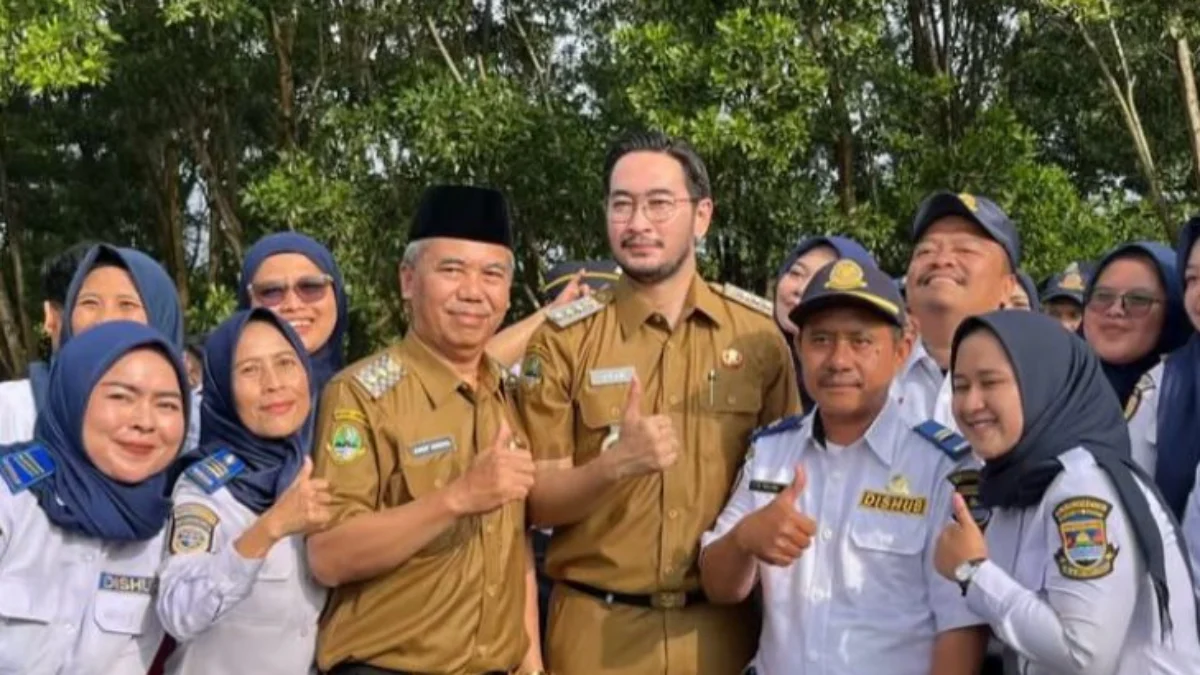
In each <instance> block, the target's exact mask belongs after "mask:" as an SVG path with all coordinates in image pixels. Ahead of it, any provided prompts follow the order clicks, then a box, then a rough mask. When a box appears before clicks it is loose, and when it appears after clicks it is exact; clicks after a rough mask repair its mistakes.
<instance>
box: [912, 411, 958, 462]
mask: <svg viewBox="0 0 1200 675" xmlns="http://www.w3.org/2000/svg"><path fill="white" fill-rule="evenodd" d="M913 431H915V432H917V433H918V434H920V436H921V438H924V439H925V440H927V441H929V442H930V443H933V444H934V445H936V446H937V447H938V449H939V450H941V451H942V452H944V453H946V455H947V456H948V457H950V459H952V460H954V461H956V462H957V461H959V460H961V459H962V458H963V457H966V456H967V453H968V452H970V451H971V444H970V443H968V442H967V439H965V438H963V437H962V436H960V435H959V434H958V432H956V431H954V430H953V429H951V428H949V427H947V426H944V425H942V424H940V423H938V422H935V421H934V420H926V421H924V422H922V423H920V424H918V425H917V426H915V427H913Z"/></svg>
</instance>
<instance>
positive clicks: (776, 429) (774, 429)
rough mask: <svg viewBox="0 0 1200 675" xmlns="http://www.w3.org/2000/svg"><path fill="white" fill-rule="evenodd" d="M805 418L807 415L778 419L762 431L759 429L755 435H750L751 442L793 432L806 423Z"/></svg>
mask: <svg viewBox="0 0 1200 675" xmlns="http://www.w3.org/2000/svg"><path fill="white" fill-rule="evenodd" d="M804 418H805V415H792V416H791V417H781V418H780V419H777V420H775V421H774V422H771V423H770V424H768V425H767V426H765V427H762V428H761V429H758V430H756V431H755V432H754V433H752V434H750V442H751V443H753V442H754V441H757V440H758V439H760V438H766V437H767V436H774V435H775V434H781V433H783V432H785V431H791V430H792V429H796V428H799V426H800V425H801V424H802V423H803V422H804Z"/></svg>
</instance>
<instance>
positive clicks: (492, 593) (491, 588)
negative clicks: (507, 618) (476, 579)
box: [487, 586, 496, 598]
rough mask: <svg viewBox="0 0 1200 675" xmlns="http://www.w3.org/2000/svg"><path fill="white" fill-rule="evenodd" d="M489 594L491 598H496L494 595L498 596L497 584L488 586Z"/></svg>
mask: <svg viewBox="0 0 1200 675" xmlns="http://www.w3.org/2000/svg"><path fill="white" fill-rule="evenodd" d="M487 594H488V597H489V598H494V597H496V587H495V586H488V587H487Z"/></svg>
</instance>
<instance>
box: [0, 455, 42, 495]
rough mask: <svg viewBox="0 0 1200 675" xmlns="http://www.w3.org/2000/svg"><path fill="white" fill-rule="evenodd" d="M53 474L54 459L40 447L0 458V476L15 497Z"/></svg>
mask: <svg viewBox="0 0 1200 675" xmlns="http://www.w3.org/2000/svg"><path fill="white" fill-rule="evenodd" d="M53 474H54V458H53V457H51V456H50V453H49V451H47V450H46V449H45V448H43V447H42V446H40V445H34V446H32V447H28V448H25V449H24V450H18V451H16V452H10V453H8V454H7V455H4V456H3V457H0V476H4V482H5V483H7V484H8V489H9V490H10V491H11V492H12V493H13V494H14V495H15V494H17V493H18V492H20V491H21V490H25V489H27V488H29V486H31V485H34V484H36V483H39V482H41V481H43V480H46V479H47V478H49V477H50V476H51V475H53Z"/></svg>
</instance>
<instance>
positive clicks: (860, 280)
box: [788, 258, 904, 327]
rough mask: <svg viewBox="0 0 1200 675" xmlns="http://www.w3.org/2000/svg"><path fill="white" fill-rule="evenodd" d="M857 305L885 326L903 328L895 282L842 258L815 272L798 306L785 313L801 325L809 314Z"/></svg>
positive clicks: (902, 317) (902, 313)
mask: <svg viewBox="0 0 1200 675" xmlns="http://www.w3.org/2000/svg"><path fill="white" fill-rule="evenodd" d="M848 306H857V307H864V308H866V309H869V310H871V311H873V312H875V313H876V314H879V315H880V316H881V317H883V318H884V319H885V320H887V321H888V322H889V323H892V324H895V325H897V326H900V327H904V300H903V298H901V297H900V289H898V288H896V282H895V281H893V280H892V278H891V277H889V276H888V275H886V274H884V273H883V272H882V271H880V270H879V269H878V268H876V267H873V266H871V265H860V264H859V263H857V262H855V261H854V260H851V259H850V258H842V259H841V260H837V261H834V262H831V263H829V264H828V265H826V266H824V267H822V268H821V269H819V270H817V273H816V274H814V275H813V278H812V281H811V282H809V284H808V288H805V289H804V295H803V296H802V297H801V298H800V304H798V305H796V307H795V308H794V309H792V311H791V313H790V314H788V318H789V319H791V320H792V323H794V324H796V325H797V326H803V325H804V322H805V320H806V319H808V318H809V317H810V316H812V314H813V312H815V311H818V310H821V309H825V308H828V307H848Z"/></svg>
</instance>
